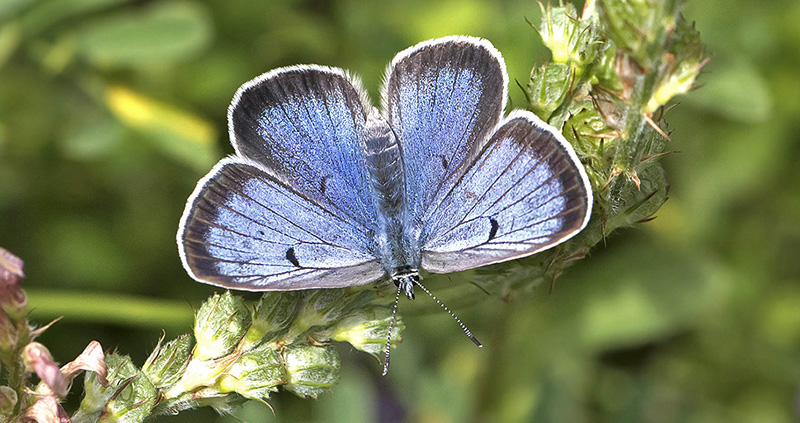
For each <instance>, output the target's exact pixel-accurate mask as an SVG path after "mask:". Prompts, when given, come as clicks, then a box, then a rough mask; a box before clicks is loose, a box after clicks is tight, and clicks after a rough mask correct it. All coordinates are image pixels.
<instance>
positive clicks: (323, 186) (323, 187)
mask: <svg viewBox="0 0 800 423" xmlns="http://www.w3.org/2000/svg"><path fill="white" fill-rule="evenodd" d="M328 178H330V176H329V175H325V176H323V177H322V181H320V183H319V192H320V193H321V194H322V195H325V191H327V190H328Z"/></svg>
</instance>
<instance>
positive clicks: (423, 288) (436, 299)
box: [387, 282, 483, 362]
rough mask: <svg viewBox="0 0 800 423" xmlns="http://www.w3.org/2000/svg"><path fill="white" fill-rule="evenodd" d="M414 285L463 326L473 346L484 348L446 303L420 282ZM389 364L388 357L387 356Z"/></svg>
mask: <svg viewBox="0 0 800 423" xmlns="http://www.w3.org/2000/svg"><path fill="white" fill-rule="evenodd" d="M414 285H416V286H418V287H420V289H422V290H423V291H425V293H426V294H428V295H429V296H430V297H431V298H433V301H436V304H439V305H440V306H442V308H443V309H444V311H446V312H447V314H449V315H450V317H452V318H454V319H456V322H458V325H459V326H461V329H462V330H463V331H464V333H466V334H467V336H468V337H469V340H470V341H472V343H473V344H475V345H477V346H478V348H481V347H483V344H481V343H480V341H478V338H475V335H473V334H472V332H470V331H469V329H467V327H466V326H465V325H464V324H463V323H461V319H459V318H458V317H456V315H455V314H453V312H452V311H450V309H449V308H447V306H446V305H444V303H442V302H441V301H439V299H438V298H436V296H435V295H433V294H431V291H428V288H425V287H424V286H422V284H421V283H419V282H416V283H415V284H414ZM397 295H400V293H399V291H398V294H397ZM387 362H388V356H387Z"/></svg>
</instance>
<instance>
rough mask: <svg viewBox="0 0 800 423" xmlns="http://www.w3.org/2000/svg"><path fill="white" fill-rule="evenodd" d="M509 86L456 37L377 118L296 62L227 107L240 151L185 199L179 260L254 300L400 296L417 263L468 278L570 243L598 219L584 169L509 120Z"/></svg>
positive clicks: (475, 47)
mask: <svg viewBox="0 0 800 423" xmlns="http://www.w3.org/2000/svg"><path fill="white" fill-rule="evenodd" d="M507 87H508V75H507V73H506V68H505V62H504V61H503V58H502V56H501V55H500V52H499V51H497V50H496V49H495V48H494V46H492V44H491V43H490V42H489V41H487V40H484V39H479V38H473V37H463V36H458V37H456V36H454V37H446V38H439V39H434V40H429V41H425V42H422V43H420V44H417V45H415V46H413V47H410V48H408V49H406V50H405V51H403V52H401V53H399V54H398V55H397V56H396V57H395V58H394V60H393V61H392V63H391V65H390V66H389V67H388V69H387V71H386V76H385V83H384V86H383V89H382V99H381V106H382V107H381V109H378V108H375V107H373V106H372V105H371V103H370V101H369V99H368V98H367V94H366V91H365V90H364V88H363V87H362V85H361V83H360V82H359V80H358V79H356V78H355V77H353V76H351V75H349V74H348V73H347V72H346V71H344V70H342V69H338V68H329V67H323V66H317V65H302V66H291V67H285V68H280V69H275V70H273V71H270V72H267V73H265V74H263V75H261V76H259V77H257V78H255V79H253V80H252V81H249V82H247V83H245V84H244V85H243V86H242V87H241V88H239V90H238V91H237V92H236V95H235V96H234V98H233V102H232V103H231V105H230V107H229V109H228V125H229V132H230V139H231V143H232V144H233V147H234V149H235V150H236V154H235V155H234V156H231V157H228V158H225V159H222V160H221V161H220V162H219V163H217V165H216V166H214V168H213V169H212V170H211V172H209V173H208V175H206V176H205V177H204V178H202V179H201V180H200V181H199V182H198V184H197V187H196V188H195V190H194V192H193V193H192V195H191V196H190V197H189V200H188V201H187V203H186V209H185V211H184V213H183V217H182V218H181V223H180V228H179V230H178V235H177V241H178V248H179V251H180V256H181V260H182V262H183V266H184V267H185V268H186V271H187V272H188V273H189V275H190V276H191V277H192V278H194V279H196V280H197V281H200V282H204V283H208V284H212V285H217V286H222V287H226V288H231V289H240V290H251V291H272V290H278V291H281V290H299V289H311V288H342V287H348V286H356V285H364V284H368V283H371V282H374V281H377V280H379V279H382V278H386V277H387V276H388V277H389V278H390V279H391V280H392V281H393V282H394V283H395V284H396V285H397V287H398V291H397V297H398V298H399V296H400V293H401V292H403V293H404V294H405V295H406V296H407V297H408V298H409V299H413V298H414V287H415V286H420V287H422V286H421V285H420V284H419V282H420V274H419V272H420V270H421V269H424V270H426V271H428V272H432V273H449V272H456V271H460V270H466V269H472V268H475V267H479V266H485V265H488V264H492V263H498V262H502V261H507V260H512V259H517V258H520V257H525V256H528V255H531V254H534V253H537V252H539V251H542V250H545V249H547V248H550V247H553V246H554V245H557V244H559V243H561V242H563V241H565V240H567V239H569V238H570V237H572V236H573V235H575V234H576V233H578V232H579V231H580V230H581V229H583V228H584V227H585V226H586V223H587V221H588V220H589V216H590V214H591V208H592V193H591V188H590V186H589V182H588V179H587V177H586V173H585V171H584V169H583V166H582V165H581V163H580V161H579V160H578V157H577V156H576V155H575V152H574V151H573V149H572V147H571V146H570V144H569V143H568V142H567V141H566V140H565V139H564V137H563V136H562V135H561V133H560V132H559V131H558V130H556V129H555V128H553V127H551V126H549V125H547V124H546V123H544V122H542V120H540V119H539V118H538V117H536V115H534V114H533V113H531V112H528V111H523V110H514V111H512V112H511V113H510V114H509V115H508V116H506V117H503V110H504V108H505V106H506V98H507ZM422 288H423V289H424V287H422ZM426 292H427V290H426ZM396 304H397V301H395V306H396ZM459 323H460V322H459ZM462 328H463V325H462ZM464 329H465V330H466V328H464ZM390 333H391V330H390ZM467 333H468V335H470V337H471V338H472V339H473V341H474V342H476V344H478V342H477V340H475V339H474V337H472V336H471V334H470V333H469V332H468V331H467ZM478 345H479V344H478ZM387 364H388V360H387Z"/></svg>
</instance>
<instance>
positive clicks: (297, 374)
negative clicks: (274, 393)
mask: <svg viewBox="0 0 800 423" xmlns="http://www.w3.org/2000/svg"><path fill="white" fill-rule="evenodd" d="M283 354H284V361H285V362H286V376H287V381H286V385H285V387H286V389H287V390H289V391H291V392H293V393H295V394H296V395H298V396H300V397H312V398H316V397H317V396H318V395H319V394H321V393H323V392H325V391H328V390H329V388H330V387H331V386H333V385H335V384H336V383H337V382H338V381H339V367H340V365H341V363H340V361H339V355H338V354H336V351H334V350H333V348H331V347H329V346H326V347H315V346H311V345H303V346H299V347H289V348H287V349H286V350H285V351H284V353H283Z"/></svg>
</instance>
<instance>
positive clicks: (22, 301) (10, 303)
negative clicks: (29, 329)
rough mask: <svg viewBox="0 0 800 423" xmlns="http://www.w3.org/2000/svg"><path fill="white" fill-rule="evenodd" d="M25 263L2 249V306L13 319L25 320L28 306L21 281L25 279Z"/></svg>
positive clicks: (0, 290)
mask: <svg viewBox="0 0 800 423" xmlns="http://www.w3.org/2000/svg"><path fill="white" fill-rule="evenodd" d="M22 267H23V261H22V260H21V259H20V258H19V257H17V256H15V255H13V254H11V253H10V252H8V250H6V249H4V248H0V305H1V306H2V307H3V310H5V311H6V313H8V316H9V317H11V318H12V319H19V318H23V317H24V316H25V315H26V314H27V311H26V308H27V306H28V298H27V296H26V295H25V292H24V291H23V290H22V287H21V286H20V284H19V280H20V279H22V278H24V277H25V273H23V271H22Z"/></svg>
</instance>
